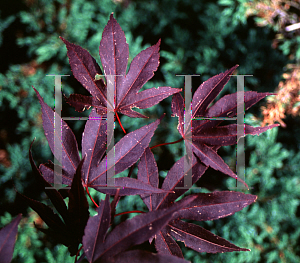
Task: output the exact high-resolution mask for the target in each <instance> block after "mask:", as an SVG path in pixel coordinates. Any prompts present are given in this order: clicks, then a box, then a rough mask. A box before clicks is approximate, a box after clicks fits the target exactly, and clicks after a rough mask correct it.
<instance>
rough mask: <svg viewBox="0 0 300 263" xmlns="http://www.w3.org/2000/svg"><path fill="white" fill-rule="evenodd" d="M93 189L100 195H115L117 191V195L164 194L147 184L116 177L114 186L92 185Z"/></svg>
mask: <svg viewBox="0 0 300 263" xmlns="http://www.w3.org/2000/svg"><path fill="white" fill-rule="evenodd" d="M92 187H93V188H94V189H96V190H97V191H99V192H101V193H105V194H109V195H115V194H116V191H117V189H120V190H119V195H120V196H124V195H145V194H148V195H149V194H153V193H165V192H167V191H164V190H162V189H159V188H155V187H153V186H151V185H149V184H147V183H144V182H141V181H139V180H137V179H134V178H128V177H118V178H115V180H114V186H107V185H106V183H104V184H94V185H92Z"/></svg>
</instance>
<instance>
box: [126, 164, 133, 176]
mask: <svg viewBox="0 0 300 263" xmlns="http://www.w3.org/2000/svg"><path fill="white" fill-rule="evenodd" d="M133 168H134V164H133V165H132V166H131V167H130V170H129V173H128V175H127V177H130V176H131V174H132V171H133Z"/></svg>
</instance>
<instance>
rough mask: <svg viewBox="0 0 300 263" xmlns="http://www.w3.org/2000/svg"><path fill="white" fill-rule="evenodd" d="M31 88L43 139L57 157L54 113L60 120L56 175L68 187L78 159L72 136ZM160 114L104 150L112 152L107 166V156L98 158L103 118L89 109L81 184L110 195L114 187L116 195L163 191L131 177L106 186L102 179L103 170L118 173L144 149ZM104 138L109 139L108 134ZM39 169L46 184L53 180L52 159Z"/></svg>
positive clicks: (101, 153)
mask: <svg viewBox="0 0 300 263" xmlns="http://www.w3.org/2000/svg"><path fill="white" fill-rule="evenodd" d="M35 91H36V93H37V96H38V98H39V101H40V104H41V106H42V118H43V127H44V130H45V134H46V138H47V140H48V143H49V145H50V148H51V151H52V153H53V154H54V156H55V157H56V156H58V157H59V156H60V155H59V154H58V153H57V150H56V151H54V140H53V136H54V133H53V130H54V114H55V118H57V119H58V120H59V121H62V124H63V125H62V141H61V140H60V138H58V141H60V142H61V143H62V154H61V156H62V158H60V161H62V166H61V167H60V169H61V170H62V174H60V175H59V174H57V176H61V179H62V183H63V184H66V185H69V186H71V183H72V180H73V176H74V174H75V170H73V169H74V167H77V166H78V165H79V162H80V159H78V158H79V151H78V147H77V142H76V140H75V135H74V134H73V132H72V130H71V129H70V127H69V126H68V124H67V123H66V122H64V121H63V120H62V119H61V117H60V116H59V115H58V114H56V113H55V112H54V111H53V110H52V109H51V108H50V107H49V106H48V105H47V104H46V103H45V102H44V101H43V98H42V97H41V96H40V95H39V92H38V91H37V90H36V89H35ZM162 117H163V116H162ZM162 117H161V118H160V119H158V120H156V121H155V122H153V123H151V124H149V125H145V126H144V127H142V128H140V129H137V130H135V131H133V132H130V133H128V134H127V135H125V136H124V137H123V138H122V139H121V140H120V141H119V142H118V143H117V144H116V145H115V146H114V148H113V149H111V150H110V152H109V153H108V155H109V156H112V153H113V152H115V156H114V164H115V165H114V166H113V165H112V166H109V167H107V156H105V157H104V158H103V159H102V160H101V158H102V157H103V156H104V153H105V151H106V142H107V126H106V125H105V124H106V123H105V120H104V118H103V117H101V116H98V115H97V114H96V112H95V110H94V109H93V110H92V111H91V113H90V116H89V119H88V121H87V122H86V126H85V129H84V133H83V136H82V155H83V157H84V156H85V157H86V160H85V162H84V163H83V167H82V180H83V186H84V187H93V188H94V189H96V190H97V191H99V192H102V193H107V194H110V195H115V193H116V191H117V189H118V188H120V191H119V195H120V196H124V195H135V194H144V193H147V194H149V193H153V192H156V193H157V192H158V193H163V192H165V191H164V190H162V189H158V188H157V187H152V186H151V185H149V184H147V183H144V182H142V181H139V180H137V179H133V178H115V179H114V180H115V182H114V188H109V187H107V181H106V180H107V171H108V170H109V169H115V174H118V173H121V172H123V171H124V170H126V169H127V168H128V167H130V166H132V165H133V164H134V163H136V162H137V161H138V160H139V158H140V157H141V155H142V154H143V153H144V151H145V149H146V148H147V147H148V146H149V143H150V141H151V138H152V136H153V135H154V132H155V130H156V128H157V126H158V124H159V123H160V120H161V119H162ZM44 122H45V124H44ZM110 134H112V133H110ZM108 140H111V136H110V138H108ZM76 165H77V166H76ZM40 170H41V172H42V173H43V175H44V178H45V179H46V180H47V181H48V183H53V182H54V175H55V173H54V164H53V163H52V162H48V163H46V164H43V165H41V166H40Z"/></svg>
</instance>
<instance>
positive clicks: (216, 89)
mask: <svg viewBox="0 0 300 263" xmlns="http://www.w3.org/2000/svg"><path fill="white" fill-rule="evenodd" d="M61 39H62V41H63V42H64V43H65V44H66V47H67V49H68V57H69V62H70V65H71V68H72V72H73V75H74V76H75V78H76V79H77V80H78V81H79V82H80V83H81V85H82V86H83V87H84V88H85V89H86V90H87V91H88V92H89V93H90V94H91V95H92V96H91V97H89V96H84V95H78V94H72V95H70V97H69V98H66V101H67V102H68V103H69V104H70V105H72V106H74V107H75V109H76V110H77V111H80V112H81V111H84V110H85V109H86V108H89V107H93V110H92V111H91V113H90V114H89V119H88V120H87V122H86V125H85V128H84V132H83V134H82V144H81V145H82V150H81V155H82V157H80V154H79V149H78V144H77V141H76V138H75V135H74V134H73V132H72V130H71V129H70V127H69V126H68V124H67V123H66V122H65V121H64V120H63V119H62V118H61V117H60V115H58V113H56V112H54V111H53V110H52V109H51V108H50V107H49V106H48V105H47V104H46V103H45V102H44V100H43V98H42V97H41V95H40V94H39V92H38V91H37V90H36V89H35V88H34V90H35V92H36V94H37V97H38V99H39V102H40V104H41V107H42V119H43V128H44V131H45V136H46V138H47V141H48V143H49V146H50V149H51V151H52V153H53V154H54V156H55V158H56V159H57V160H58V161H59V163H60V164H61V165H56V164H54V163H53V162H51V161H48V163H45V164H41V165H40V166H39V168H37V167H36V165H35V163H34V160H33V157H32V154H31V147H30V150H29V158H30V164H31V167H32V170H33V172H34V174H35V177H36V180H37V181H38V183H39V185H40V186H41V187H44V188H45V192H46V194H47V196H48V197H49V199H50V200H51V202H52V204H53V205H54V207H55V208H56V211H57V212H58V214H57V213H54V212H53V210H52V209H51V208H50V207H48V206H46V205H45V204H43V203H41V202H38V201H35V200H33V199H30V198H28V197H26V196H24V195H22V194H19V193H18V195H19V196H20V198H22V199H23V200H24V201H26V202H27V203H28V204H29V205H30V206H31V207H32V209H34V210H35V211H36V212H37V213H38V214H39V215H40V217H41V218H42V219H43V221H44V222H45V223H46V224H47V225H48V227H49V228H48V229H42V228H40V227H37V228H38V229H40V230H41V231H43V232H44V233H47V234H49V235H51V236H52V237H54V238H55V239H56V240H57V241H58V242H60V243H62V244H64V245H65V246H67V247H68V250H69V252H70V254H71V255H78V254H79V251H80V249H79V248H78V247H79V245H80V244H82V249H83V253H82V255H81V258H80V259H79V260H78V261H77V260H76V261H77V262H80V261H81V260H82V259H83V258H84V257H86V258H87V260H88V261H89V262H129V260H130V261H131V262H164V261H171V262H186V260H185V259H184V258H183V254H182V252H181V249H180V247H179V246H178V244H177V243H176V242H175V240H174V239H173V238H175V239H176V240H178V241H182V242H184V243H185V245H186V246H187V247H189V248H192V249H193V250H195V251H197V252H208V253H223V252H232V251H248V249H245V248H240V247H238V246H236V245H234V244H232V243H230V242H229V241H227V240H225V239H223V238H221V237H219V236H216V235H214V234H213V233H211V232H210V231H208V230H205V229H204V228H202V227H200V226H199V225H196V224H193V223H188V222H186V221H183V219H184V220H194V221H207V220H216V219H219V218H222V217H226V216H229V215H232V214H234V213H235V212H237V211H240V210H242V209H243V208H244V207H246V206H248V205H250V204H251V203H253V202H254V201H255V200H256V198H257V197H256V196H254V195H251V194H243V193H239V192H233V191H223V192H213V193H198V194H191V195H188V196H185V197H184V198H182V199H180V200H179V201H177V199H178V198H180V197H182V195H183V194H184V193H185V192H186V191H188V190H189V188H190V187H191V186H192V185H193V184H195V183H196V182H197V181H198V180H199V179H200V178H201V177H202V176H203V174H204V173H205V171H206V170H207V168H208V167H211V168H213V169H215V170H218V171H221V172H223V173H224V174H227V175H229V176H231V177H233V178H235V179H236V180H238V181H240V182H241V183H244V184H245V185H246V186H247V184H246V183H245V182H244V181H243V180H242V179H241V178H238V177H237V176H236V175H235V174H234V173H233V172H232V171H231V170H230V168H229V167H228V166H227V164H226V163H225V162H224V161H223V160H222V158H221V157H220V156H219V155H218V154H217V150H218V149H219V148H220V147H221V146H227V145H233V144H236V143H237V141H238V139H239V138H241V137H243V136H245V135H246V134H251V135H259V134H260V133H262V132H265V131H267V130H269V129H272V128H274V127H275V126H278V125H276V124H274V125H270V126H267V127H252V126H250V125H244V126H243V128H244V133H238V132H237V131H238V130H239V129H238V128H240V127H238V125H236V124H230V125H226V126H220V123H222V119H212V118H225V117H235V116H236V115H237V114H240V112H239V109H240V108H241V107H240V106H241V105H239V104H238V103H237V101H239V100H237V97H239V96H241V95H242V93H239V92H238V93H235V94H230V95H226V96H224V97H222V98H221V99H220V100H218V101H217V102H216V103H215V104H214V105H213V106H210V105H211V103H212V102H213V101H214V99H215V98H216V97H217V96H218V94H219V93H220V92H221V90H222V89H223V88H224V86H225V85H226V83H227V82H228V81H229V79H230V75H232V74H233V73H234V71H235V69H236V68H237V65H236V66H234V67H232V68H231V69H229V70H227V71H225V72H224V73H220V74H218V75H216V76H214V77H212V78H210V79H209V80H207V81H205V82H204V83H202V84H201V85H200V86H199V87H198V89H197V90H196V92H195V94H194V96H193V99H192V103H189V104H188V105H185V103H184V100H183V98H182V96H181V95H180V94H179V92H180V91H181V90H180V89H174V88H171V87H158V88H151V89H145V90H143V91H140V89H141V88H142V86H143V85H144V84H145V83H146V82H147V81H148V80H149V79H150V78H152V77H153V75H154V72H155V71H156V70H157V67H158V65H159V52H158V51H159V45H160V40H159V41H158V42H157V44H155V45H153V46H151V47H149V48H147V49H146V50H143V51H142V52H141V53H139V54H138V55H137V56H136V57H135V58H134V59H133V60H132V62H131V65H130V68H129V70H128V72H127V63H128V56H129V50H128V44H127V43H126V38H125V34H124V32H123V31H122V29H121V27H120V26H119V24H118V23H117V21H116V20H115V18H114V17H113V14H111V16H110V19H109V21H108V23H107V25H106V27H105V28H104V31H103V35H102V40H101V42H100V48H99V53H100V58H101V62H102V66H103V70H104V74H103V73H102V71H101V69H100V67H99V65H98V64H97V62H96V60H95V59H94V58H93V57H92V56H91V55H90V54H89V52H88V51H87V50H85V49H83V48H81V47H80V46H78V45H75V44H72V43H70V42H68V41H67V40H65V39H64V38H61ZM102 75H104V76H105V78H102ZM139 91H140V92H139ZM111 95H113V96H111ZM170 95H173V98H172V105H171V109H172V112H173V114H174V115H175V116H177V117H178V127H177V129H178V131H179V134H180V135H181V136H182V139H181V140H184V141H185V143H186V144H185V145H186V150H187V153H188V154H187V155H185V156H183V157H182V158H180V159H179V160H178V161H177V162H176V163H175V164H174V165H173V167H172V168H171V169H170V170H169V172H168V174H167V176H166V178H165V179H164V181H163V184H162V186H161V187H160V188H159V175H158V168H157V165H156V161H155V159H154V156H153V153H152V151H151V149H152V148H153V147H151V148H150V147H149V144H150V141H151V138H152V137H153V135H154V133H155V130H156V128H157V126H158V125H159V124H160V122H161V121H162V119H163V116H162V117H161V118H159V119H157V120H156V121H154V122H152V123H151V124H148V125H145V126H143V127H141V128H139V129H137V130H134V131H132V132H130V133H128V134H126V135H125V136H124V137H123V138H121V139H120V140H119V141H118V142H117V143H116V145H115V146H114V147H113V148H112V149H107V148H108V147H107V146H108V145H110V143H111V141H112V139H113V138H112V134H113V133H112V130H110V127H109V125H108V121H107V119H108V118H109V116H112V115H113V116H114V118H116V119H117V120H118V122H119V124H120V126H121V127H122V129H123V131H124V133H126V131H125V129H124V128H123V126H122V124H121V121H120V119H119V117H118V114H119V113H122V114H124V115H127V116H129V117H131V118H147V117H146V116H144V115H142V114H140V113H138V112H136V111H134V110H133V109H132V108H134V107H136V108H141V109H144V108H149V107H152V106H154V105H156V104H157V103H159V102H160V101H162V100H163V99H165V98H167V97H168V96H170ZM267 95H271V94H270V93H257V92H252V91H249V92H245V93H244V103H245V109H248V108H250V107H251V106H252V105H254V104H255V103H257V102H258V101H259V100H261V99H263V98H264V97H266V96H267ZM192 105H193V107H192ZM185 112H190V113H191V114H190V116H189V115H186V114H185ZM186 116H189V117H188V118H187V117H186ZM57 120H58V121H59V122H60V123H61V136H60V135H59V133H58V132H57V130H55V123H56V121H57ZM114 120H115V119H114ZM57 141H58V142H59V145H60V147H59V146H58V144H57V143H56V142H57ZM111 160H113V162H111ZM137 162H138V175H137V178H132V177H131V176H130V173H129V175H128V177H116V178H114V177H110V176H109V175H110V174H113V175H117V174H119V173H121V172H123V171H125V170H126V169H128V168H130V167H131V168H132V167H134V165H135V164H136V163H137ZM189 172H190V173H191V181H192V182H191V186H187V185H186V184H185V179H186V178H185V177H186V174H187V173H189ZM57 178H61V180H62V181H61V182H62V184H64V185H67V186H68V187H69V188H63V189H60V190H57V189H54V188H52V186H51V184H52V183H54V184H55V183H56V179H57ZM88 188H93V189H95V190H97V191H98V192H101V193H104V194H106V197H105V200H102V201H101V202H100V203H99V205H98V204H96V206H97V209H96V211H97V213H98V214H97V215H95V216H89V206H88V202H87V198H86V194H85V190H86V192H87V194H89V190H88ZM128 195H139V196H140V197H141V199H142V200H143V202H144V203H145V205H146V206H147V208H148V210H149V212H143V213H142V214H141V215H138V216H135V217H134V218H132V219H130V220H127V221H125V222H122V223H120V224H119V225H117V226H116V227H114V228H113V227H111V225H112V222H113V220H114V217H115V216H116V215H115V209H116V206H117V204H118V201H119V199H120V197H121V196H128ZM110 196H114V199H113V201H112V202H111V203H110ZM66 197H68V198H69V203H68V207H67V206H66V204H65V201H64V199H65V198H66ZM19 218H20V216H18V217H17V219H15V220H14V221H13V223H11V224H10V225H9V226H8V227H6V228H4V229H2V230H1V232H0V237H1V240H0V248H2V247H4V246H8V247H9V249H10V250H12V248H13V245H14V242H13V241H14V240H15V229H16V225H17V224H18V222H17V221H18V220H19ZM6 229H8V230H9V229H13V230H14V231H12V232H11V234H7V232H6ZM153 240H155V248H156V250H157V252H158V253H157V254H151V253H150V252H149V251H145V250H140V249H135V246H137V245H140V244H143V243H144V242H147V241H149V242H150V243H152V241H153ZM2 251H3V250H2ZM0 253H3V252H1V250H0ZM7 260H9V259H7ZM6 262H9V261H6Z"/></svg>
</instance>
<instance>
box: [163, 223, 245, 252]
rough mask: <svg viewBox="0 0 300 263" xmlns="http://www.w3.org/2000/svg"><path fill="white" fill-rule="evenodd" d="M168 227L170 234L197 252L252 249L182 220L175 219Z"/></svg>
mask: <svg viewBox="0 0 300 263" xmlns="http://www.w3.org/2000/svg"><path fill="white" fill-rule="evenodd" d="M167 228H169V229H170V234H171V235H172V236H173V237H174V238H175V239H176V240H178V241H182V242H184V244H185V245H186V246H187V247H190V248H192V249H194V250H195V251H197V252H207V253H223V252H233V251H250V249H246V248H240V247H238V246H236V245H234V244H232V243H230V242H229V241H227V240H225V239H224V238H221V237H219V236H217V235H214V234H213V233H211V232H210V231H208V230H206V229H204V228H202V227H200V226H198V225H195V224H191V223H187V222H184V221H181V220H178V221H173V222H172V223H170V224H168V226H167Z"/></svg>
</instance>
